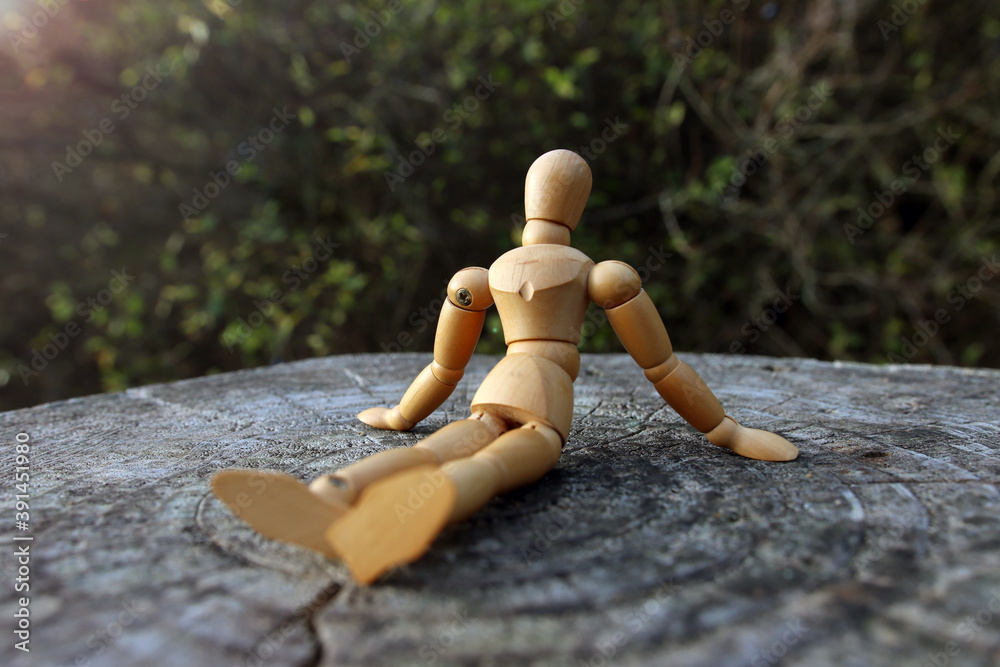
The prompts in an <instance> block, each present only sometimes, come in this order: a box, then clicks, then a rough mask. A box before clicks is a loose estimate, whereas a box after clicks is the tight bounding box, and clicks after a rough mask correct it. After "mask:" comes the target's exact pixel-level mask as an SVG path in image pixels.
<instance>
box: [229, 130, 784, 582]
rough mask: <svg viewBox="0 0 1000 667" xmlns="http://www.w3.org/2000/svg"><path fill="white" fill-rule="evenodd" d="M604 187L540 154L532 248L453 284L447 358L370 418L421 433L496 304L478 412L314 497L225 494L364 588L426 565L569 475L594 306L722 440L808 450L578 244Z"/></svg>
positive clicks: (676, 402)
mask: <svg viewBox="0 0 1000 667" xmlns="http://www.w3.org/2000/svg"><path fill="white" fill-rule="evenodd" d="M590 188H591V174H590V169H589V167H588V166H587V163H586V162H585V161H584V160H583V158H581V157H580V156H579V155H577V154H576V153H573V152H571V151H566V150H556V151H552V152H549V153H546V154H545V155H542V156H541V157H540V158H538V159H537V160H536V161H535V162H534V164H532V165H531V168H530V169H529V170H528V175H527V179H526V181H525V212H526V218H527V224H526V225H525V227H524V233H523V236H522V247H520V248H516V249H514V250H511V251H510V252H507V253H505V254H504V255H502V256H501V257H500V258H499V259H497V260H496V262H494V263H493V265H492V266H491V267H490V268H489V270H488V271H487V270H486V269H482V268H478V267H473V268H467V269H463V270H461V271H459V272H458V273H456V274H455V276H454V278H452V280H451V282H450V283H449V285H448V301H447V302H445V304H444V308H443V310H442V311H441V316H440V319H439V320H438V325H437V332H436V337H435V340H434V360H433V361H432V362H431V363H430V364H429V365H428V366H427V367H426V368H424V370H423V371H422V372H421V373H420V374H419V375H418V376H417V378H416V379H415V380H414V381H413V383H412V384H411V385H410V388H409V389H408V390H407V391H406V393H405V394H404V395H403V398H402V400H401V401H400V403H399V405H397V406H395V407H393V408H391V409H389V408H382V407H376V408H369V409H368V410H365V411H364V412H362V413H360V414H359V415H358V418H359V419H361V421H363V422H365V423H366V424H369V425H371V426H374V427H377V428H383V429H394V430H409V429H411V428H413V426H414V425H415V424H417V423H418V422H419V421H421V420H422V419H424V418H426V417H427V416H428V415H429V414H430V413H431V412H433V411H434V410H435V409H437V408H438V406H440V405H441V404H442V403H443V402H444V400H445V399H447V398H448V396H449V395H451V393H452V391H453V390H454V389H455V386H456V385H457V384H458V382H459V380H461V379H462V375H463V373H464V369H465V366H466V364H468V362H469V359H470V358H471V357H472V353H473V351H474V350H475V347H476V343H477V342H478V340H479V335H480V333H481V332H482V329H483V322H484V320H485V311H486V309H488V308H489V307H490V306H492V305H494V304H495V305H496V307H497V310H498V311H499V314H500V319H501V321H502V323H503V330H504V338H505V340H506V343H507V345H508V347H507V356H505V357H504V358H503V359H502V360H501V361H500V363H498V364H497V365H496V367H495V368H494V369H493V370H492V371H491V372H490V374H489V375H488V376H487V378H486V379H485V380H484V381H483V383H482V384H481V385H480V387H479V390H478V391H477V392H476V394H475V396H474V397H473V399H472V406H471V415H470V416H469V418H467V419H465V420H462V421H458V422H454V423H452V424H449V425H447V426H445V427H444V428H442V429H440V430H439V431H437V432H436V433H434V434H432V435H431V436H429V437H428V438H426V439H425V440H423V441H421V442H419V443H418V444H417V445H415V446H414V447H407V448H399V449H391V450H387V451H383V452H379V453H378V454H375V455H373V456H369V457H368V458H365V459H362V460H360V461H358V462H356V463H354V464H352V465H350V466H348V467H346V468H344V469H342V470H339V471H337V472H335V473H333V474H331V475H325V476H323V477H320V478H318V479H316V480H314V481H313V482H312V483H311V484H310V485H309V486H308V488H307V487H306V486H305V485H303V484H302V483H300V482H299V481H298V480H296V479H295V478H294V477H291V476H289V475H284V474H282V473H273V472H255V471H243V470H227V471H223V472H220V473H219V474H218V475H216V476H215V478H214V480H213V488H214V491H215V493H216V495H218V496H219V497H220V498H221V499H222V500H223V501H225V502H226V504H227V505H229V507H230V508H232V509H233V511H234V512H236V513H237V515H239V516H240V517H241V518H243V519H244V520H246V521H247V522H248V523H250V524H251V525H252V526H253V527H254V528H255V529H257V530H258V531H259V532H260V533H261V534H263V535H265V536H267V537H270V538H273V539H279V540H283V541H286V542H291V543H293V544H299V545H301V546H305V547H307V548H310V549H313V550H315V551H319V552H321V553H324V554H326V555H328V556H331V557H337V558H342V559H343V560H344V562H345V563H346V564H347V566H348V567H349V568H350V570H351V573H352V574H353V576H354V577H355V579H357V580H358V581H359V582H361V583H363V584H367V583H370V582H372V581H374V580H375V579H377V578H378V577H379V576H380V575H381V574H382V573H383V572H385V571H386V570H388V569H390V568H392V567H395V566H397V565H400V564H402V563H407V562H411V561H413V560H416V559H417V558H419V557H420V556H421V555H422V554H423V553H424V552H425V551H426V549H427V548H428V547H429V546H430V543H431V542H432V541H433V540H434V538H435V537H436V536H437V534H438V533H439V532H440V531H441V529H442V528H444V526H445V525H447V524H449V523H454V522H458V521H461V520H463V519H465V518H466V517H468V516H469V515H470V514H472V513H473V512H475V511H477V510H478V509H480V508H481V507H482V506H483V505H485V504H486V503H487V502H488V501H489V500H490V499H491V498H493V497H494V496H496V495H498V494H501V493H504V492H506V491H509V490H510V489H514V488H517V487H519V486H523V485H525V484H529V483H531V482H534V481H536V480H538V479H539V478H541V477H542V476H543V475H544V474H545V473H546V472H548V471H549V470H550V469H552V468H553V467H554V466H555V464H556V462H557V461H558V460H559V455H560V452H561V450H562V446H563V444H564V443H565V442H566V436H567V434H568V433H569V428H570V421H571V419H572V415H573V381H574V380H575V379H576V376H577V374H578V372H579V370H580V355H579V352H578V351H577V344H578V343H579V341H580V330H581V328H582V325H583V321H584V316H585V314H586V311H587V307H588V305H589V303H590V302H591V301H593V302H594V303H596V304H597V305H599V306H601V307H602V308H604V309H605V310H606V312H607V315H608V320H609V321H610V322H611V325H612V327H613V328H614V330H615V333H617V334H618V337H619V338H620V339H621V341H622V343H623V344H624V345H625V349H626V350H628V352H629V354H630V355H632V357H633V358H634V359H635V360H636V362H637V363H638V364H639V366H641V367H642V369H643V372H644V373H645V375H646V377H647V378H648V379H649V381H650V382H651V383H653V387H654V388H655V389H656V391H657V392H658V393H659V394H660V395H661V396H662V397H663V398H664V399H665V400H666V401H667V403H669V404H670V406H671V407H672V408H673V409H674V410H676V411H677V412H678V413H679V414H680V415H681V417H683V418H684V419H685V420H687V422H688V423H690V424H691V425H692V426H694V427H695V428H696V429H698V430H699V431H701V432H702V433H704V434H705V436H706V438H707V439H708V441H709V442H711V443H712V444H715V445H718V446H720V447H725V448H728V449H730V450H732V451H734V452H736V453H737V454H740V455H742V456H745V457H748V458H753V459H762V460H766V461H790V460H792V459H794V458H795V457H796V456H798V449H796V448H795V446H794V445H792V444H791V443H790V442H788V441H787V440H785V439H784V438H782V437H780V436H778V435H775V434H773V433H768V432H766V431H760V430H755V429H748V428H745V427H743V426H740V425H739V424H737V423H736V421H734V420H733V419H732V417H729V416H727V415H726V414H725V411H724V410H723V408H722V405H721V404H720V403H719V401H718V400H717V399H716V398H715V396H714V395H713V394H712V392H711V391H710V390H709V388H708V387H707V386H706V385H705V383H704V382H703V381H702V380H701V378H700V377H698V375H697V374H695V372H694V371H693V370H691V367H690V366H688V365H687V364H685V363H684V362H683V361H680V360H679V359H678V358H677V357H676V356H674V353H673V349H672V347H671V344H670V338H669V337H668V336H667V331H666V329H665V328H664V326H663V322H662V320H661V319H660V317H659V315H658V314H657V311H656V308H655V307H654V305H653V303H652V301H650V299H649V296H647V294H646V293H645V292H644V291H643V289H642V285H641V281H640V279H639V275H638V274H637V273H636V271H635V270H634V269H633V268H632V267H630V266H628V265H627V264H623V263H621V262H615V261H608V262H601V263H600V264H597V265H595V264H594V262H593V261H591V260H590V258H588V257H587V256H586V255H584V254H583V253H582V252H580V251H578V250H575V249H574V248H571V247H570V246H569V241H570V231H572V230H573V229H575V228H576V225H577V223H578V221H579V219H580V216H581V214H582V213H583V209H584V206H585V205H586V202H587V198H588V197H589V195H590ZM241 501H242V502H241Z"/></svg>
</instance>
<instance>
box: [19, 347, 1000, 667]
mask: <svg viewBox="0 0 1000 667" xmlns="http://www.w3.org/2000/svg"><path fill="white" fill-rule="evenodd" d="M681 357H682V358H683V359H685V360H687V361H688V362H689V363H690V364H691V365H692V366H693V367H694V368H695V370H696V371H698V372H699V373H700V374H701V375H702V377H703V378H704V379H705V380H706V381H707V382H708V384H709V386H710V387H712V389H713V390H714V391H715V393H716V394H717V395H718V396H719V398H720V399H721V400H722V402H723V404H724V405H725V406H726V408H727V411H728V412H729V413H730V414H732V415H733V416H734V417H736V418H737V419H738V420H740V421H741V422H742V423H744V424H745V425H747V426H754V427H764V428H768V429H773V430H776V431H778V432H780V433H781V434H783V435H785V436H786V437H787V438H788V439H789V440H791V441H792V442H793V443H794V444H796V445H797V446H798V447H799V448H800V450H801V455H800V457H799V459H798V460H796V461H794V462H791V463H784V464H774V463H763V462H758V461H750V460H746V459H742V458H739V457H737V456H735V455H733V454H731V453H729V452H727V451H725V450H721V449H718V448H716V447H713V446H712V445H710V444H708V443H707V441H705V440H704V439H703V438H702V437H701V436H700V435H699V434H697V433H696V432H695V431H694V430H693V429H692V428H690V427H689V426H687V425H686V424H684V423H683V422H681V421H680V419H679V417H677V415H676V414H675V413H673V411H672V410H671V409H670V408H669V407H667V406H666V405H665V404H664V403H663V401H662V400H661V399H660V398H659V397H658V396H657V395H656V393H655V391H654V390H653V388H652V386H650V385H649V383H648V382H646V380H645V379H644V378H643V375H642V372H641V371H640V370H639V368H638V367H637V366H636V365H635V363H634V362H632V361H631V359H629V358H628V357H626V356H624V355H610V356H595V355H584V356H583V361H582V366H581V373H580V377H579V379H578V380H577V382H576V386H575V389H576V411H575V417H574V423H573V429H572V432H571V434H570V438H569V442H568V444H567V445H566V448H565V450H564V452H563V456H562V459H561V460H560V463H559V465H558V467H557V468H556V469H555V470H554V471H552V472H550V473H549V474H548V475H547V476H546V477H545V478H543V479H542V480H541V481H540V482H539V483H537V484H534V485H532V486H530V487H527V488H524V489H520V490H517V491H514V492H511V493H510V494H508V495H506V496H504V497H502V498H499V499H496V500H494V501H492V502H491V503H490V504H489V505H488V506H487V507H486V508H485V509H484V510H482V511H481V512H479V513H478V514H477V515H476V516H474V517H473V518H472V519H470V520H469V521H467V522H465V523H463V524H461V525H458V526H454V527H451V528H449V529H447V530H446V531H445V532H444V533H443V534H442V535H441V536H440V537H439V539H438V540H437V541H436V542H435V544H434V545H433V546H432V548H431V550H430V551H429V553H428V554H427V555H426V556H425V557H424V558H423V559H421V560H419V561H418V562H416V563H415V564H413V565H410V566H407V567H405V568H402V569H399V570H396V571H395V572H393V573H392V574H390V575H389V576H387V577H385V578H383V579H382V580H380V581H379V582H378V583H376V584H375V585H373V586H372V587H370V588H367V589H365V588H360V587H358V586H356V585H355V584H353V583H352V582H351V581H350V579H349V578H348V576H347V573H346V571H345V569H344V567H343V566H342V565H340V564H339V563H337V562H333V561H329V560H326V559H324V558H323V557H321V556H318V555H315V554H312V553H309V552H306V551H304V550H300V549H297V548H295V547H292V546H286V545H283V544H279V543H274V542H269V541H267V540H264V539H262V538H260V537H258V536H257V535H255V534H254V533H252V532H251V531H250V530H249V529H248V528H247V527H246V526H245V525H243V524H242V523H241V522H239V521H238V520H237V519H235V518H234V517H233V516H232V515H231V514H230V513H229V512H228V511H227V510H226V508H225V507H224V506H223V505H222V504H221V503H220V502H219V501H217V500H216V499H215V498H214V497H213V496H211V495H210V493H209V478H210V476H211V475H212V473H214V472H215V471H217V470H221V469H223V468H229V467H247V468H273V469H278V470H283V471H287V472H290V473H292V474H294V475H296V476H298V477H300V478H301V479H303V480H309V479H311V478H313V477H315V476H317V475H319V474H321V473H325V472H328V471H330V470H333V469H336V468H339V467H342V466H344V465H346V464H348V463H351V462H353V461H356V460H358V459H360V458H362V457H363V456H366V455H368V454H371V453H374V452H377V451H380V450H382V449H386V448H389V447H398V446H404V445H412V444H413V443H415V442H416V441H417V440H418V439H420V438H422V437H425V436H426V435H428V434H429V433H431V432H433V431H434V430H436V429H437V428H440V427H441V426H443V425H444V424H446V423H447V422H449V421H451V420H454V419H458V418H463V417H465V416H466V414H467V406H468V403H469V400H470V398H471V396H472V394H473V392H474V391H475V388H476V386H477V385H478V383H479V382H480V381H481V380H482V379H483V378H484V377H485V375H486V373H487V372H488V370H489V369H490V367H491V366H492V363H494V362H495V361H496V358H489V357H487V358H483V357H476V358H474V359H473V363H472V364H471V365H470V367H469V369H468V371H467V373H466V377H465V379H464V380H463V382H462V383H461V385H460V386H459V388H458V390H457V391H456V392H455V394H454V395H453V396H452V398H451V399H449V400H448V401H447V402H446V404H445V405H444V406H443V408H442V409H441V410H438V411H437V412H436V413H434V414H432V415H431V416H430V418H428V419H427V420H426V421H425V422H424V423H422V424H420V425H419V426H417V428H416V429H414V430H413V431H411V432H409V433H396V432H390V431H378V430H375V429H372V428H369V427H366V426H365V425H363V424H361V423H360V422H358V421H357V420H356V419H355V418H354V415H355V413H357V412H358V411H359V410H361V409H363V408H367V407H370V406H373V405H392V404H394V403H395V402H397V401H398V400H399V398H400V396H401V395H402V393H403V391H404V390H405V388H406V386H407V384H408V383H409V381H410V380H411V379H412V378H413V377H414V376H415V375H416V374H417V372H418V371H419V370H420V369H421V368H422V367H423V366H424V365H425V364H426V363H427V361H428V359H429V355H427V354H399V355H367V356H365V355H359V356H341V357H330V358H325V359H316V360H310V361H303V362H297V363H291V364H286V365H279V366H272V367H269V368H264V369H256V370H251V371H243V372H239V373H229V374H224V375H216V376H211V377H205V378H200V379H196V380H188V381H183V382H176V383H172V384H165V385H154V386H148V387H142V388H137V389H132V390H129V391H126V392H124V393H118V394H105V395H98V396H91V397H86V398H80V399H73V400H68V401H62V402H58V403H52V404H48V405H42V406H38V407H35V408H31V409H26V410H18V411H12V412H6V413H3V414H2V415H0V417H2V420H3V439H2V443H3V444H2V447H3V451H4V461H5V465H6V466H7V469H8V470H10V469H11V468H12V467H13V465H14V464H13V459H14V453H13V448H14V442H15V434H17V433H18V432H26V433H28V434H29V435H30V437H31V441H30V444H31V454H30V456H31V461H30V465H31V518H32V525H33V529H32V534H33V535H34V536H35V540H34V542H33V543H32V560H31V568H32V569H31V591H30V597H31V605H30V609H31V622H32V626H31V627H32V635H31V647H32V652H31V653H30V654H27V655H25V654H23V653H21V652H20V651H15V650H13V643H14V641H15V640H14V639H13V638H12V634H11V633H10V632H9V631H5V633H4V636H5V637H6V639H5V640H4V643H3V646H2V648H0V662H2V663H3V664H13V665H20V664H25V665H64V664H67V665H68V664H87V665H105V664H108V665H183V666H185V667H187V666H189V665H247V664H249V665H262V664H274V665H313V664H320V665H397V664H398V665H429V664H435V665H506V664H510V665H566V666H571V665H572V666H573V667H577V666H578V665H595V666H599V665H603V664H620V665H645V664H650V665H705V666H712V667H716V666H718V665H741V664H743V665H752V666H756V665H769V664H775V663H777V662H779V660H780V662H781V664H787V665H838V666H841V665H900V664H904V665H905V664H912V665H924V664H934V663H933V662H931V659H932V658H931V656H937V658H938V660H941V659H946V660H947V661H948V664H950V665H994V664H1000V512H998V510H1000V498H998V493H997V480H998V477H1000V455H998V450H1000V425H998V421H1000V420H998V407H1000V404H998V386H1000V372H998V371H986V370H966V369H957V368H947V367H927V366H894V367H893V366H882V367H879V366H869V365H863V364H850V363H833V364H831V363H824V362H817V361H810V360H799V359H769V358H762V357H734V356H722V355H694V354H687V355H681ZM7 479H8V480H10V479H11V477H10V476H8V477H7ZM12 487H13V484H12V483H9V484H8V488H9V489H11V492H10V493H9V494H8V495H7V497H8V498H9V501H8V502H9V504H10V506H9V510H10V512H9V514H10V515H13V511H14V508H13V500H12V497H13V489H12ZM289 520H294V519H293V517H289ZM4 525H5V526H7V529H6V531H5V539H6V540H7V544H12V542H11V541H10V540H11V537H12V531H13V522H12V518H11V517H9V518H8V520H7V521H6V522H5V524H4ZM2 551H3V554H4V555H3V556H2V557H0V569H2V571H3V574H4V577H3V578H4V581H5V582H8V583H5V585H4V587H3V593H2V597H0V606H2V609H0V613H2V616H3V618H5V619H6V620H5V621H4V627H7V628H10V627H12V625H13V624H12V620H11V619H12V616H11V614H12V612H13V609H14V606H13V605H14V604H15V593H14V592H13V584H12V581H13V578H14V576H15V575H14V574H13V571H14V570H16V564H15V562H14V560H13V557H12V551H13V550H12V549H10V548H5V549H3V550H2ZM991 608H992V609H991ZM987 617H988V618H987ZM977 619H978V620H977ZM949 652H950V654H949ZM605 656H610V658H606V657H605ZM939 664H941V663H939Z"/></svg>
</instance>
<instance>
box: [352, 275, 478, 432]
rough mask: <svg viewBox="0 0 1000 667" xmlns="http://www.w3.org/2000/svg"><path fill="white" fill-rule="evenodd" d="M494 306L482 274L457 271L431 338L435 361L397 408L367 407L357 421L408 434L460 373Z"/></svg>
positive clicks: (451, 388)
mask: <svg viewBox="0 0 1000 667" xmlns="http://www.w3.org/2000/svg"><path fill="white" fill-rule="evenodd" d="M492 305H493V295H492V294H491V293H490V287H489V273H488V272H487V270H486V269H483V268H479V267H472V268H468V269H462V270H461V271H459V272H458V273H456V274H455V276H454V277H453V278H452V279H451V282H449V283H448V300H447V301H445V302H444V306H443V307H442V308H441V315H440V317H439V318H438V324H437V330H436V331H435V334H434V361H432V362H431V363H430V364H428V365H427V367H426V368H424V370H423V371H421V372H420V375H418V376H417V377H416V379H415V380H414V381H413V382H412V383H411V384H410V388H409V389H407V390H406V393H405V394H404V395H403V398H402V400H401V401H400V402H399V405H397V406H395V407H393V408H392V409H389V408H382V407H379V408H369V409H367V410H365V411H363V412H361V413H360V414H358V419H360V420H361V421H363V422H364V423H366V424H368V425H370V426H375V427H377V428H385V429H392V430H394V431H408V430H410V429H411V428H413V427H414V426H416V425H417V423H418V422H420V421H421V420H423V419H425V418H426V417H427V415H429V414H430V413H432V412H434V411H435V410H436V409H437V408H438V407H439V406H440V405H441V404H442V403H444V401H445V399H447V398H448V397H449V396H450V395H451V392H452V391H454V390H455V386H456V385H457V384H458V381H459V380H461V379H462V375H464V374H465V367H466V365H467V364H468V363H469V359H471V358H472V353H473V352H474V351H475V349H476V343H478V342H479V335H480V334H481V333H482V331H483V322H484V321H485V320H486V309H487V308H489V307H490V306H492Z"/></svg>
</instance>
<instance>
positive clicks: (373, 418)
mask: <svg viewBox="0 0 1000 667" xmlns="http://www.w3.org/2000/svg"><path fill="white" fill-rule="evenodd" d="M358 419H360V420H361V421H363V422H364V423H366V424H368V425H369V426H374V427H375V428H384V429H388V430H391V431H409V430H410V429H411V428H413V427H414V426H416V424H414V423H413V422H411V421H409V420H408V419H407V418H406V417H404V416H403V415H402V413H400V411H399V406H398V405H397V406H396V407H394V408H392V409H391V410H390V409H389V408H382V407H379V408H368V409H367V410H364V411H362V412H359V413H358Z"/></svg>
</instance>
